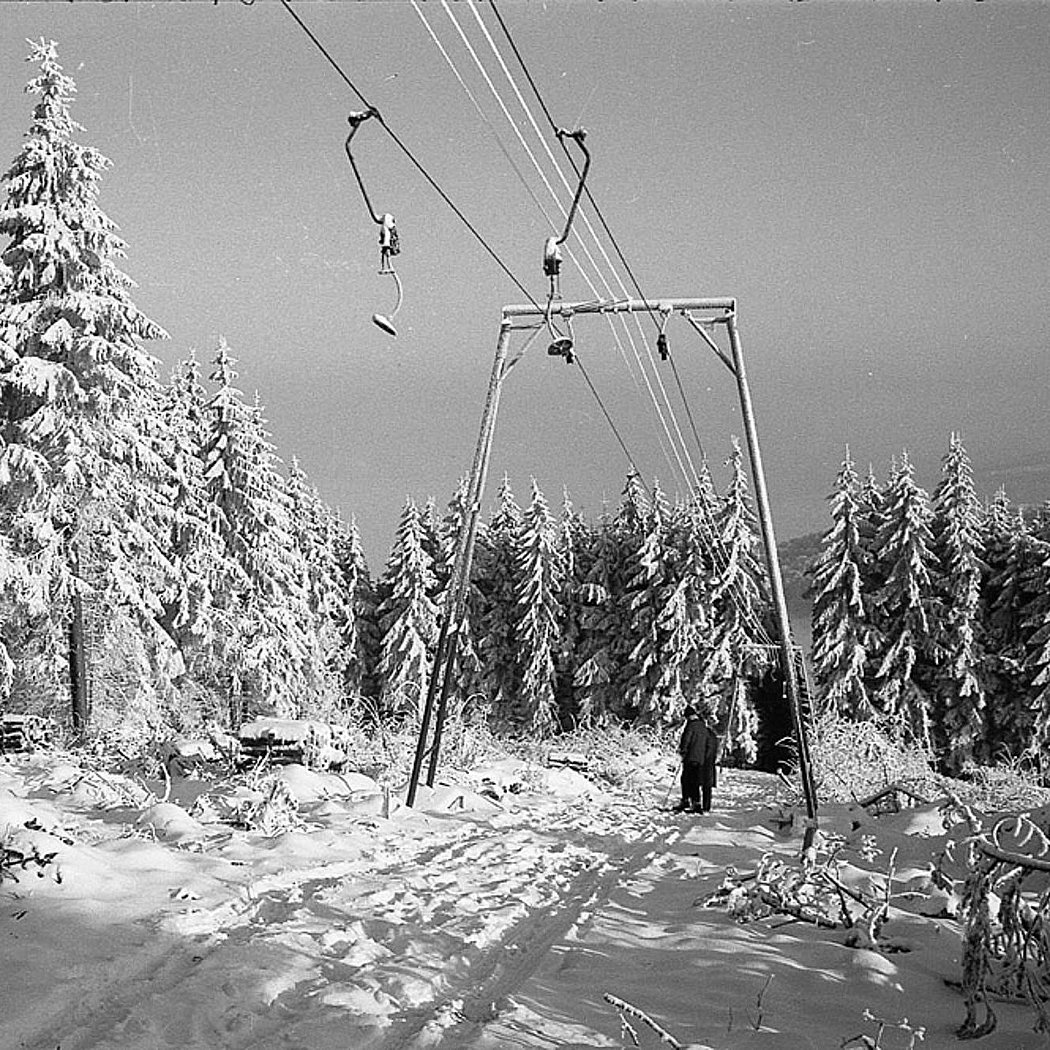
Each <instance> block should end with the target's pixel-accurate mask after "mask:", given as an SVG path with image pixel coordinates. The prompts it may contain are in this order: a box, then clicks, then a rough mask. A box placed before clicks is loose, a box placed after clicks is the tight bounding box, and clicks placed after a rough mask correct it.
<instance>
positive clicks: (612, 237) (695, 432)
mask: <svg viewBox="0 0 1050 1050" xmlns="http://www.w3.org/2000/svg"><path fill="white" fill-rule="evenodd" d="M489 6H490V7H491V8H492V13H493V14H494V15H495V16H496V20H497V21H498V22H499V25H500V28H501V29H502V30H503V35H504V36H505V37H506V38H507V43H508V44H509V45H510V48H511V51H513V53H514V57H515V58H516V59H517V60H518V65H520V66H521V69H522V72H523V73H524V74H525V79H526V80H527V81H528V83H529V86H530V87H531V88H532V92H533V94H534V95H535V96H536V101H537V102H539V104H540V108H541V109H542V110H543V114H544V116H545V117H546V118H547V122H548V123H549V124H550V126H551V128H552V130H554V131H557V129H558V125H557V123H556V121H555V120H554V116H553V114H552V113H551V111H550V109H548V107H547V103H546V102H545V101H544V99H543V95H542V94H541V93H540V89H539V86H538V85H537V84H536V81H535V80H534V79H533V77H532V74H531V73H530V72H529V67H528V66H527V65H526V63H525V59H524V56H523V55H522V54H521V52H520V51H519V50H518V46H517V44H516V43H515V41H514V37H513V36H512V35H511V32H510V28H509V27H508V26H507V23H506V22H505V21H504V20H503V16H502V15H501V14H500V11H499V8H498V7H497V6H496V2H495V0H489ZM475 17H478V16H477V14H476V12H475ZM559 141H561V146H562V150H563V151H564V153H565V156H566V157H567V158H568V160H569V163H570V164H571V165H572V169H573V171H574V172H575V173H576V175H577V176H579V174H580V169H579V167H578V165H577V163H576V158H575V157H574V156H573V155H572V153H571V152H570V151H569V149H568V145H567V143H565V142H564V140H561V139H559ZM584 194H585V196H586V197H587V201H588V203H589V204H590V205H591V207H592V208H593V209H594V214H595V216H596V217H597V219H598V221H599V222H600V223H601V226H602V229H603V230H604V231H605V235H606V236H607V237H608V238H609V242H610V243H611V244H612V247H613V250H614V251H615V252H616V255H617V257H618V258H619V260H620V263H621V264H622V265H623V268H624V270H626V271H627V276H628V277H629V278H630V280H631V284H632V285H633V286H634V290H635V292H636V293H637V295H638V298H639V299H641V300H642V302H643V303H645V305H646V309H647V311H648V313H649V316H650V317H651V318H652V320H653V323H654V324H655V325H656V327H657V330H658V331H660V333H661V334H662V332H663V328H662V325H661V324H660V321H659V319H658V318H657V316H656V313H655V311H654V309H653V303H652V301H651V300H649V299H647V298H646V296H645V293H644V292H643V291H642V288H641V285H640V284H639V282H638V278H637V277H636V276H635V274H634V270H633V269H631V265H630V263H629V262H628V261H627V257H626V256H625V255H624V253H623V251H622V249H621V248H620V244H619V241H617V239H616V236H615V234H614V233H613V232H612V229H611V228H610V226H609V224H608V222H606V220H605V215H604V214H603V213H602V210H601V208H600V207H599V206H598V202H597V201H596V200H595V198H594V194H593V193H592V192H591V188H590V187H589V186H584ZM643 338H644V337H643ZM666 353H667V357H668V360H669V361H670V362H671V370H672V372H673V373H674V377H675V382H676V383H677V386H678V394H679V396H680V397H681V399H682V405H683V406H684V408H685V412H686V417H687V419H688V420H689V426H690V429H691V431H692V434H693V438H694V440H695V441H696V444H697V448H698V450H699V452H700V458H701V460H702V461H703V462H706V461H707V453H706V452H705V450H704V446H703V442H702V441H701V440H700V434H699V432H698V430H697V427H696V423H695V422H694V420H693V413H692V409H691V408H690V405H689V401H688V399H687V397H686V395H685V389H684V388H683V386H682V381H681V379H680V377H679V375H678V368H677V365H676V364H675V361H674V358H673V356H672V355H671V352H670V350H667V351H666ZM664 396H665V397H666V393H665V394H664ZM676 425H677V423H676ZM690 467H691V468H692V464H691V463H690ZM692 469H693V476H694V481H695V484H697V485H699V483H700V477H699V475H698V474H697V472H696V470H695V468H692Z"/></svg>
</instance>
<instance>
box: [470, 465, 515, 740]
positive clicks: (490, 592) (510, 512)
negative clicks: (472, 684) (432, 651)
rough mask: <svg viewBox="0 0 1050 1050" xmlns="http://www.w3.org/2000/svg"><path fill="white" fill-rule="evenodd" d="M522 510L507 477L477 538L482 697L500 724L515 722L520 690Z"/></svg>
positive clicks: (504, 478)
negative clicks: (518, 625)
mask: <svg viewBox="0 0 1050 1050" xmlns="http://www.w3.org/2000/svg"><path fill="white" fill-rule="evenodd" d="M521 527H522V515H521V508H520V507H519V506H518V504H517V501H516V500H515V499H514V493H513V491H512V490H511V487H510V479H509V478H507V476H506V475H504V477H503V481H502V482H501V484H500V487H499V490H498V491H497V493H496V511H495V513H494V514H493V515H492V517H491V519H490V520H489V523H488V528H486V529H485V531H484V533H483V534H481V535H479V536H478V548H477V558H478V575H477V581H478V590H479V591H480V592H481V621H480V622H481V640H480V651H481V663H482V667H483V669H484V675H485V679H484V686H485V695H486V697H487V698H488V700H489V702H490V703H491V704H492V705H493V710H494V712H495V713H496V714H497V716H499V717H500V718H506V719H510V718H513V717H514V711H515V708H516V704H517V700H518V688H519V684H520V677H519V663H518V655H517V654H518V639H517V586H518V577H517V567H516V561H517V553H518V549H519V547H518V543H519V536H520V532H521Z"/></svg>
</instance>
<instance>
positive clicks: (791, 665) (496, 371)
mask: <svg viewBox="0 0 1050 1050" xmlns="http://www.w3.org/2000/svg"><path fill="white" fill-rule="evenodd" d="M619 313H649V314H653V315H654V316H655V315H656V314H659V316H660V317H661V325H660V336H659V338H658V340H657V348H658V349H659V350H660V352H661V356H666V352H667V351H666V345H667V344H666V336H665V335H664V329H665V328H666V325H667V322H668V321H669V320H670V319H671V318H672V317H673V316H674V315H676V314H677V315H681V316H682V317H684V318H685V319H686V320H687V321H688V322H689V323H690V324H691V325H692V327H693V329H694V330H695V331H696V332H697V334H698V335H699V336H700V337H701V339H702V340H703V341H704V342H705V343H706V344H707V346H708V347H709V348H710V349H711V350H712V351H713V352H714V353H715V354H716V355H717V357H718V358H719V360H721V362H722V363H723V364H724V365H725V366H726V368H727V369H729V371H730V372H731V373H732V375H733V376H734V378H735V379H736V387H737V394H738V396H739V398H740V411H741V416H742V418H743V423H744V433H745V437H746V441H747V450H748V457H749V460H750V464H751V476H752V481H753V484H754V489H755V502H756V507H757V511H758V520H759V525H760V529H761V534H762V544H763V547H764V550H765V559H766V568H767V570H768V572H769V584H770V591H771V597H772V600H773V614H774V618H775V621H776V631H777V642H778V646H777V648H778V650H779V659H780V670H781V674H782V677H783V681H784V688H785V694H786V699H787V703H788V706H789V708H790V712H791V719H792V725H793V727H794V737H795V747H796V755H797V760H798V772H799V777H800V779H801V786H802V795H803V798H804V800H805V805H806V817H807V820H806V829H805V836H804V841H803V849H804V851H805V850H809V848H810V847H811V845H812V841H813V836H814V833H815V831H816V827H817V799H816V792H815V790H814V785H813V771H812V765H811V762H810V752H809V740H808V727H807V721H808V714H809V712H808V688H807V689H806V696H805V697H803V694H802V688H803V687H804V686H805V681H804V672H805V668H804V664H803V662H802V661H801V660H800V659H799V656H800V655H801V654H800V651H799V650H798V649H797V647H796V646H795V645H794V644H793V642H792V640H791V627H790V624H789V622H788V613H787V601H786V599H785V597H784V581H783V576H782V574H781V571H780V560H779V557H778V555H777V545H776V538H775V535H774V532H773V516H772V513H771V511H770V505H769V493H768V490H767V487H766V478H765V471H764V470H763V467H762V453H761V449H760V447H759V443H758V429H757V426H756V423H755V413H754V407H753V405H752V401H751V389H750V387H749V385H748V381H747V372H746V370H745V367H744V355H743V350H742V348H741V345H740V333H739V330H738V327H737V303H736V299H733V298H717V297H716V298H701V299H658V300H645V299H609V300H596V301H589V302H575V303H567V302H562V301H560V300H552V301H549V302H548V303H547V306H546V308H544V307H541V306H538V305H535V304H531V305H519V306H504V307H503V312H502V320H501V322H500V328H499V338H498V340H497V342H496V356H495V360H494V361H493V364H492V373H491V375H490V378H489V386H488V393H487V395H486V398H485V407H484V410H483V412H482V416H481V426H480V429H479V433H478V440H477V445H476V447H475V450H474V462H473V465H472V467H471V471H470V478H469V481H468V486H467V519H466V521H465V523H464V526H463V528H462V530H461V532H460V536H459V540H458V543H457V547H456V553H455V560H454V562H453V567H452V578H451V581H450V585H449V597H448V599H447V601H446V605H445V610H444V615H443V617H442V621H441V627H440V630H439V634H438V641H437V650H436V653H435V656H434V667H433V671H432V673H431V676H430V682H429V685H428V689H427V696H426V702H425V704H424V708H423V715H422V722H421V724H420V730H419V739H418V742H417V745H416V753H415V759H414V761H413V764H412V773H411V777H410V779H409V785H408V795H407V798H406V801H407V803H408V805H409V806H412V805H414V803H415V799H416V793H417V790H418V787H419V780H420V777H421V774H422V768H423V762H424V760H425V759H426V757H427V755H428V754H429V758H430V762H429V766H428V771H427V781H426V782H427V785H428V786H433V784H434V779H435V777H436V775H437V766H438V757H439V754H440V750H441V733H442V729H443V727H444V722H445V716H446V712H447V708H448V696H449V691H450V689H451V685H452V680H453V677H454V665H455V662H456V657H457V654H458V648H459V632H460V630H461V628H462V625H463V617H464V613H465V609H466V596H467V593H468V590H469V582H470V571H471V565H472V563H473V558H474V542H475V538H476V535H477V525H478V519H479V517H480V514H481V501H482V493H483V491H484V488H485V478H486V475H487V472H488V466H489V455H490V453H491V450H492V439H493V435H494V433H495V426H496V414H497V411H498V409H499V399H500V391H501V387H502V383H503V379H504V377H505V376H506V374H507V371H508V368H509V365H508V363H507V351H508V347H509V344H510V336H511V333H512V332H513V331H515V330H516V329H530V330H534V329H535V328H536V327H537V325H538V324H541V323H546V325H547V328H548V330H550V332H551V334H552V336H555V337H556V338H555V339H554V341H553V342H552V344H551V346H550V348H549V350H548V353H549V354H551V355H554V356H561V357H564V358H565V359H566V361H568V362H569V363H571V362H572V361H573V341H572V319H573V318H582V317H587V316H590V315H595V314H598V315H601V314H606V315H607V314H619ZM556 321H557V322H560V324H563V325H564V326H565V327H564V330H563V329H562V328H561V327H558V325H556ZM720 329H724V330H725V332H726V336H727V340H728V344H729V349H728V352H727V351H726V350H724V349H723V348H722V347H720V346H719V344H718V341H717V339H716V338H715V336H716V334H717V333H718V331H719V330H720ZM511 363H513V362H511ZM800 670H801V671H802V675H803V677H802V679H801V680H800V674H799V672H800ZM804 701H805V702H804ZM431 722H433V726H434V729H433V738H432V739H431V733H430V726H431Z"/></svg>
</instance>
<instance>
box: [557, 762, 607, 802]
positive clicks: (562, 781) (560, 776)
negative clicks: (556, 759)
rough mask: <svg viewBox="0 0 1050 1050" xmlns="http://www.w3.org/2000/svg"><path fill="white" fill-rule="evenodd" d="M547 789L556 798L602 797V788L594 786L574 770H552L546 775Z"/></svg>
mask: <svg viewBox="0 0 1050 1050" xmlns="http://www.w3.org/2000/svg"><path fill="white" fill-rule="evenodd" d="M545 780H546V783H545V785H544V786H545V787H546V789H547V791H549V792H550V794H552V795H554V796H555V797H556V798H581V797H582V796H584V795H600V794H602V790H601V788H599V787H598V786H597V785H596V784H592V783H591V781H589V780H588V779H587V778H586V777H585V776H584V775H583V774H582V773H577V772H576V771H575V770H574V769H551V770H549V771H548V772H547V775H546V778H545Z"/></svg>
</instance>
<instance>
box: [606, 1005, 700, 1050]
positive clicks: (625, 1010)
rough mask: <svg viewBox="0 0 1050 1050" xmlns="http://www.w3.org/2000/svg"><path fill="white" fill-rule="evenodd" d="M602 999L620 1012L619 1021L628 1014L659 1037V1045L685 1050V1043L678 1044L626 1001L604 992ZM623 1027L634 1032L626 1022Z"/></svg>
mask: <svg viewBox="0 0 1050 1050" xmlns="http://www.w3.org/2000/svg"><path fill="white" fill-rule="evenodd" d="M602 998H603V999H604V1000H605V1001H606V1002H607V1003H610V1004H611V1005H612V1006H615V1007H616V1009H617V1010H619V1011H620V1014H621V1019H622V1015H623V1014H628V1015H629V1016H630V1017H633V1018H635V1019H636V1020H638V1021H641V1022H642V1023H643V1024H647V1025H648V1026H649V1027H650V1028H651V1029H652V1030H653V1031H654V1032H655V1033H656V1034H657V1035H658V1036H659V1037H660V1042H661V1043H667V1045H668V1046H671V1047H674V1050H685V1043H680V1042H679V1041H678V1040H677V1039H675V1037H674V1036H673V1035H671V1033H670V1032H669V1031H667V1029H666V1028H663V1027H662V1026H661V1025H659V1024H657V1023H656V1022H655V1021H654V1020H653V1019H652V1018H651V1017H650V1016H649V1015H648V1014H647V1013H644V1012H643V1011H641V1010H639V1009H638V1007H637V1006H632V1005H631V1004H630V1003H629V1002H627V1001H626V1000H624V999H620V998H618V997H617V996H615V995H610V994H609V993H608V992H605V993H604V994H603V995H602ZM624 1025H625V1026H626V1027H627V1028H628V1029H630V1030H631V1031H632V1032H633V1031H634V1029H633V1028H631V1026H630V1025H629V1024H627V1022H626V1021H624Z"/></svg>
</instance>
